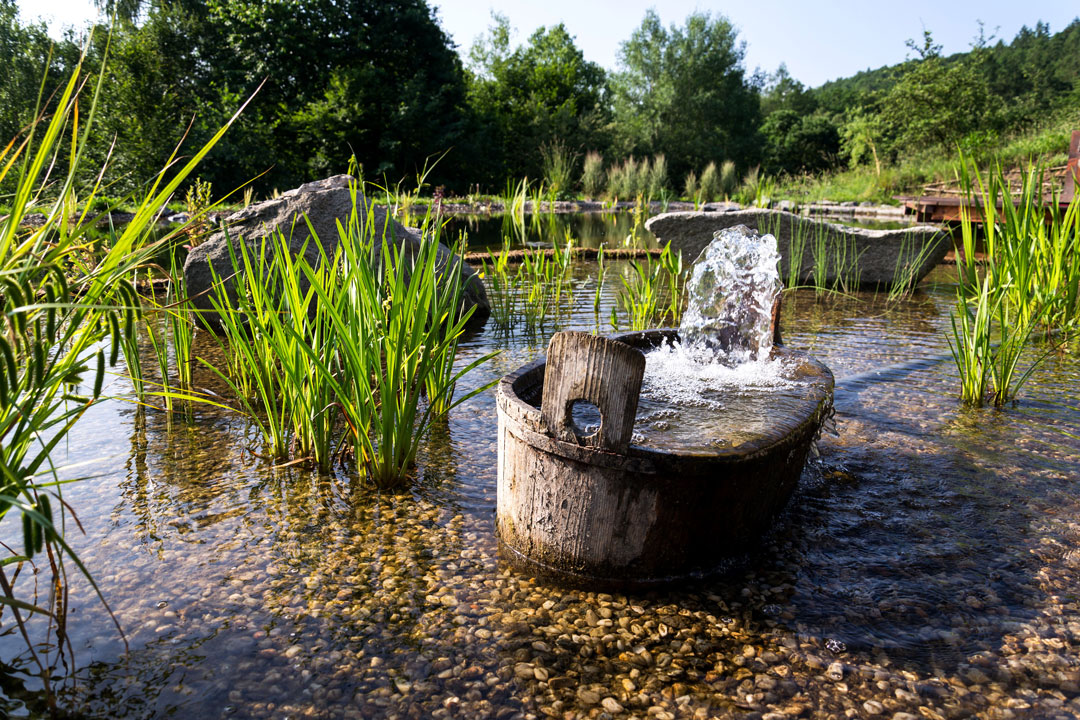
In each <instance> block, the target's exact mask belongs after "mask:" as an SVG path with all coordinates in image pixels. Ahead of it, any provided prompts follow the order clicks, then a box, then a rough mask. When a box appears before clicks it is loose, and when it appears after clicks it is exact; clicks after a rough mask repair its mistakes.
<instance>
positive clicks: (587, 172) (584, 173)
mask: <svg viewBox="0 0 1080 720" xmlns="http://www.w3.org/2000/svg"><path fill="white" fill-rule="evenodd" d="M604 184H605V176H604V156H603V155H601V154H600V153H598V152H596V151H595V150H590V151H589V152H588V153H586V154H585V160H584V161H583V162H582V166H581V186H582V190H583V191H584V193H585V197H587V198H590V199H596V198H598V197H600V196H601V195H602V194H603V192H604Z"/></svg>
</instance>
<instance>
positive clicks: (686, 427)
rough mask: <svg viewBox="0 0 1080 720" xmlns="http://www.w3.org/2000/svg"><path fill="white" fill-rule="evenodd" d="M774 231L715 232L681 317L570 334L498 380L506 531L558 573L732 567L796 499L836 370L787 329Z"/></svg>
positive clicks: (702, 571) (652, 577) (652, 574)
mask: <svg viewBox="0 0 1080 720" xmlns="http://www.w3.org/2000/svg"><path fill="white" fill-rule="evenodd" d="M777 259H778V255H777V250H776V240H775V239H774V238H772V236H769V235H766V236H764V237H758V236H757V234H756V233H753V232H751V231H750V230H748V229H747V228H745V227H738V228H728V229H725V230H723V231H720V232H718V233H717V234H716V237H715V239H714V240H713V242H712V244H710V245H709V246H708V247H707V248H705V250H703V251H702V253H701V255H700V257H699V258H698V259H697V261H695V263H694V266H693V268H692V270H691V275H690V278H689V281H688V285H687V288H688V291H689V301H688V307H687V310H686V312H685V313H684V319H683V323H682V325H681V327H680V328H679V329H677V330H676V329H658V330H648V331H644V332H634V333H625V334H621V335H615V336H612V337H606V338H605V337H596V336H592V335H589V334H587V333H580V332H567V333H558V334H556V335H555V336H554V337H553V338H552V340H551V344H550V345H549V347H548V354H547V357H546V358H545V359H541V360H539V361H537V362H534V363H532V364H529V365H526V366H524V367H522V368H520V369H518V370H517V371H516V372H514V373H511V374H510V375H507V376H506V377H504V378H503V379H502V381H501V382H500V384H499V389H498V415H499V468H498V475H499V477H498V508H497V531H498V535H499V541H500V545H501V547H502V548H503V554H504V557H506V558H507V559H508V560H509V561H510V562H511V564H513V565H514V566H516V567H518V568H520V569H523V570H525V571H527V572H531V573H534V574H536V575H538V576H541V577H545V578H549V579H553V580H556V581H558V582H562V583H567V584H577V585H588V586H590V587H648V586H653V585H659V584H665V583H669V582H674V581H678V580H684V579H689V578H695V577H704V576H708V575H712V574H716V573H718V572H722V571H724V570H725V569H726V568H727V567H729V566H730V565H731V563H732V561H733V559H735V558H738V557H739V556H741V555H743V554H744V553H745V552H746V551H747V550H748V549H750V548H751V547H752V546H753V545H754V544H755V543H756V542H757V541H758V540H760V538H761V536H762V535H763V534H764V533H765V532H766V531H767V530H768V528H769V526H770V524H771V523H772V521H773V519H774V517H775V516H776V514H777V513H778V512H779V511H780V510H781V509H782V508H783V507H784V506H785V505H786V504H787V502H788V500H789V498H790V496H791V493H792V491H793V490H794V488H795V486H796V484H797V482H798V479H799V475H800V474H801V472H802V468H803V465H804V463H805V461H806V456H807V453H808V451H809V449H810V446H811V444H812V442H813V440H814V438H815V437H816V435H817V433H818V431H819V430H820V427H821V424H822V422H823V421H824V419H825V417H826V416H827V414H828V413H829V411H830V409H831V406H832V390H833V378H832V374H831V373H830V372H829V370H828V369H827V368H826V367H825V366H824V365H822V364H821V363H820V362H818V361H817V360H815V359H814V358H812V357H811V356H809V355H808V354H806V353H803V352H800V351H797V350H792V349H789V348H786V347H784V346H783V345H782V344H780V343H779V342H774V340H778V339H779V332H778V322H779V320H778V318H779V313H778V302H777V298H778V296H779V290H780V283H779V280H778V277H777V270H776V264H777Z"/></svg>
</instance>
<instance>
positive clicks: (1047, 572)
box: [0, 265, 1080, 718]
mask: <svg viewBox="0 0 1080 720" xmlns="http://www.w3.org/2000/svg"><path fill="white" fill-rule="evenodd" d="M594 271H595V266H589V265H582V266H581V267H580V268H578V273H579V275H580V276H581V278H582V279H581V282H582V283H587V280H585V279H584V278H585V277H586V276H587V275H588V274H589V272H594ZM611 285H614V283H612V284H611ZM611 285H609V287H610V286H611ZM579 296H580V297H579V300H578V302H577V308H578V310H577V311H576V313H575V314H570V315H567V316H564V317H562V318H561V319H560V320H559V326H560V327H563V328H570V327H580V328H584V329H587V330H592V329H593V328H594V327H597V326H598V325H602V324H603V323H602V322H601V321H598V320H597V317H599V318H606V317H607V315H608V314H609V313H610V306H611V302H612V300H611V298H610V297H607V298H606V299H605V303H604V305H603V307H602V308H601V309H600V311H599V313H597V314H596V315H594V313H593V308H592V295H591V290H586V291H583V292H581V293H579ZM951 299H952V290H951V289H950V288H948V287H934V286H933V285H928V286H925V291H924V292H920V293H918V294H916V296H915V297H913V298H912V299H911V300H910V301H906V302H903V303H901V304H899V305H888V304H887V303H886V302H885V299H884V298H883V297H878V298H874V297H873V296H872V295H863V296H861V297H860V298H859V301H858V302H849V301H835V302H831V301H825V302H816V301H815V300H814V298H813V297H812V295H801V294H800V295H798V296H796V297H794V298H788V301H787V302H786V303H785V308H784V317H783V323H784V328H785V341H786V343H787V344H788V345H790V346H792V347H795V348H800V349H807V350H810V351H811V352H813V353H814V354H815V355H816V356H817V357H818V358H819V359H821V360H822V361H823V362H824V363H825V364H826V365H829V366H830V367H831V369H832V370H833V372H834V374H835V375H836V378H837V391H836V410H837V417H836V435H835V436H832V435H826V436H825V437H823V438H822V440H821V442H820V451H821V457H820V458H819V459H818V460H817V461H816V462H813V463H811V465H810V467H808V469H807V470H806V472H805V473H804V476H803V481H802V483H801V485H800V488H799V490H798V492H797V493H796V497H795V498H794V499H793V501H792V503H791V505H790V507H789V509H788V511H787V513H786V515H785V517H784V518H783V519H782V521H781V522H780V523H779V524H778V526H777V527H776V529H775V530H774V531H773V533H772V534H771V535H770V536H769V537H768V538H765V540H764V542H763V544H762V546H761V548H760V550H759V551H758V552H756V553H755V555H754V557H752V558H750V559H749V562H748V563H747V564H746V565H745V568H744V569H743V570H739V571H737V572H735V573H734V574H733V575H731V576H729V577H727V578H724V579H722V580H719V581H716V582H711V583H709V584H707V585H700V586H694V587H688V588H677V589H672V590H669V591H664V592H655V593H648V594H641V595H629V596H624V595H618V594H612V595H607V594H595V593H588V592H580V591H574V592H568V591H563V590H561V589H559V588H555V587H548V586H544V585H538V584H537V583H535V582H534V581H532V580H531V579H530V578H527V577H523V576H520V575H517V574H515V573H512V572H510V571H509V570H508V569H506V568H505V567H504V566H503V565H502V564H501V563H500V562H499V559H498V550H497V546H496V542H495V538H494V515H493V509H494V504H495V475H496V452H497V449H496V433H495V408H494V400H493V396H492V395H491V394H483V395H481V396H478V397H476V398H474V399H473V400H471V401H470V402H468V403H466V404H464V405H463V406H461V407H459V408H458V409H457V410H456V411H455V412H454V413H453V414H452V416H451V418H450V420H449V422H448V423H446V424H445V425H443V426H441V427H438V428H435V430H434V431H433V433H432V437H431V438H430V441H429V442H428V443H426V445H425V447H424V449H423V451H422V454H421V457H420V460H419V462H420V468H419V471H418V477H417V479H416V481H415V482H414V483H413V484H412V485H411V487H410V489H409V490H408V491H407V492H405V493H402V494H380V493H377V492H374V491H371V490H369V489H367V488H365V487H364V486H362V485H361V484H359V483H358V481H357V480H356V479H355V478H354V477H351V476H350V474H348V473H337V474H331V475H319V474H318V473H313V472H310V471H307V470H304V469H302V468H296V467H290V468H275V467H274V466H273V464H272V463H271V462H269V461H267V460H264V459H263V458H261V457H260V452H259V451H260V448H259V445H258V442H257V435H256V433H255V432H254V430H253V429H252V428H251V427H250V426H249V425H248V424H247V423H245V422H243V421H242V420H240V419H238V418H237V417H236V416H233V415H230V414H228V413H226V412H223V411H216V410H210V409H206V408H199V409H197V410H196V411H195V420H194V424H193V425H186V424H185V423H183V422H177V421H174V422H173V423H172V424H171V426H170V424H169V423H167V422H166V421H165V419H164V418H163V417H162V415H161V414H159V413H155V412H152V411H147V410H142V411H139V410H135V409H134V408H133V406H131V405H129V404H126V403H121V402H112V403H106V404H103V405H100V406H98V407H96V408H94V409H92V410H91V414H90V415H88V417H87V418H86V421H85V422H83V423H82V424H81V425H79V426H77V428H76V431H75V433H74V434H73V436H72V439H71V442H70V444H69V446H68V448H67V450H66V451H67V453H68V455H69V459H70V460H71V461H90V460H93V461H94V464H93V465H92V466H91V467H92V473H91V472H89V471H85V467H84V468H83V471H84V474H93V475H94V477H93V478H91V479H87V480H84V481H82V482H79V483H75V484H72V485H70V486H69V487H68V488H66V489H65V499H66V500H67V501H68V502H69V503H71V505H72V506H73V507H75V508H77V509H78V513H79V519H80V521H81V523H82V525H83V527H84V528H85V531H86V533H85V535H82V534H79V533H78V532H77V531H75V530H74V529H72V530H71V531H70V537H71V540H72V542H73V545H74V546H75V549H76V550H77V551H78V552H79V554H80V555H81V556H82V558H83V559H84V560H85V561H86V563H87V565H88V566H89V567H90V568H92V569H93V571H94V574H95V578H96V579H97V581H98V583H99V585H100V587H101V589H102V591H103V592H104V594H105V596H106V597H107V598H108V600H109V602H110V604H111V607H112V609H113V611H114V612H115V613H116V615H117V618H118V619H119V621H120V622H121V624H122V625H123V627H124V630H125V632H126V633H127V640H128V644H129V646H130V654H129V655H126V656H125V654H124V646H123V642H122V640H121V639H120V638H119V637H118V636H117V634H116V631H115V629H114V628H113V627H112V624H111V622H110V620H109V618H108V615H107V614H106V612H105V611H104V609H103V608H102V607H101V605H100V603H98V602H97V601H96V600H95V599H94V597H93V594H92V593H91V591H90V589H89V588H87V587H85V583H82V582H80V581H76V587H75V589H74V591H73V594H72V599H71V606H72V609H71V624H70V629H71V632H72V635H71V642H72V644H73V647H74V651H75V658H76V663H77V668H78V670H77V673H76V675H75V678H74V680H72V681H70V682H69V683H68V684H67V685H66V686H65V688H64V691H63V697H62V703H63V705H64V706H65V707H66V708H69V709H71V710H72V712H73V713H78V714H85V715H86V716H89V717H102V718H106V717H108V718H112V717H128V718H136V717H162V716H167V715H172V716H176V717H213V718H217V717H275V718H284V717H307V716H311V717H341V718H359V717H365V718H367V717H389V716H393V715H397V716H398V717H447V718H449V717H462V718H474V717H494V718H514V717H534V716H535V717H540V716H551V717H563V716H569V717H573V716H575V715H580V716H582V717H585V716H595V715H598V714H600V713H607V714H608V715H610V716H613V717H629V716H630V715H635V716H637V717H646V716H651V717H657V718H664V717H709V716H712V715H715V716H730V715H733V714H734V715H741V714H743V713H757V715H756V717H761V716H766V717H769V715H768V713H779V714H777V715H774V716H772V717H799V716H802V717H828V716H836V717H843V716H845V715H846V716H849V717H867V716H873V715H882V716H884V717H893V716H894V715H895V714H896V713H910V714H911V715H912V716H916V717H926V718H934V717H970V716H973V715H979V716H985V717H997V716H1006V714H1005V713H1004V711H1005V710H1008V711H1009V712H1011V713H1012V714H1013V716H1015V717H1071V716H1075V715H1076V714H1077V713H1080V701H1078V700H1077V696H1078V694H1080V650H1078V649H1077V644H1078V643H1080V603H1078V600H1077V598H1078V597H1080V573H1078V570H1080V552H1078V551H1077V550H1076V548H1077V547H1080V498H1078V496H1077V494H1076V492H1075V488H1074V483H1075V479H1076V477H1077V475H1078V474H1080V439H1078V437H1077V436H1078V435H1080V433H1078V432H1077V430H1076V428H1077V427H1080V402H1077V400H1076V397H1075V394H1074V393H1072V392H1071V391H1069V390H1068V389H1069V388H1075V387H1077V385H1078V384H1080V360H1078V359H1077V358H1076V357H1075V356H1069V355H1063V356H1060V357H1055V358H1052V359H1051V361H1050V362H1049V363H1048V364H1047V366H1046V367H1045V368H1044V369H1043V370H1041V371H1040V372H1039V373H1038V374H1037V375H1036V376H1035V377H1034V378H1033V380H1032V382H1031V383H1030V384H1029V385H1028V386H1025V391H1024V393H1023V394H1022V395H1021V398H1020V401H1019V403H1018V404H1017V405H1016V406H1015V407H1010V408H1008V409H1006V410H1004V411H996V410H992V409H987V410H978V411H969V410H963V409H961V408H960V407H959V406H958V404H957V402H956V400H955V397H954V393H955V385H956V382H955V377H954V375H955V370H954V369H953V367H952V366H951V363H949V362H947V361H946V362H938V363H925V364H921V365H918V366H914V367H912V368H910V369H908V370H898V371H896V372H894V373H892V374H890V375H888V376H887V377H886V380H885V381H883V382H863V383H860V384H859V385H858V387H853V388H851V389H848V390H846V389H845V386H844V378H845V377H846V376H851V375H855V374H858V373H862V372H864V371H866V370H868V369H871V368H875V367H881V366H884V365H892V364H894V363H902V362H905V361H910V360H913V359H918V358H930V357H935V356H938V355H940V354H941V353H943V352H947V347H946V346H945V342H944V336H943V334H942V332H943V329H944V328H945V327H946V325H947V323H948V316H947V308H948V306H949V305H950V303H951ZM551 330H552V328H548V329H547V330H545V334H547V333H550V331H551ZM545 339H546V338H545V336H544V335H536V334H533V335H524V334H516V335H515V334H507V333H503V334H499V335H495V334H494V333H493V332H492V331H490V330H487V329H485V330H484V331H482V332H480V333H478V334H477V335H475V336H473V337H471V338H469V339H468V341H467V343H466V344H465V346H464V347H463V350H462V355H463V357H462V361H465V362H467V361H468V360H469V359H470V358H472V357H475V356H476V355H478V354H480V353H483V352H485V351H486V350H488V349H489V348H490V347H491V346H492V345H493V344H495V345H499V346H503V347H506V351H505V353H504V354H503V355H502V356H501V357H499V358H498V359H497V360H496V361H495V362H494V363H492V365H491V366H489V367H487V368H485V369H484V370H483V372H477V373H474V374H473V375H472V376H470V377H469V378H468V379H467V382H466V383H465V384H466V385H468V386H472V387H475V386H476V385H478V384H480V383H483V382H486V381H487V380H488V379H490V378H492V377H498V376H499V375H501V374H503V373H505V372H508V371H509V370H512V369H514V368H516V367H518V366H519V365H521V364H522V363H524V362H527V361H529V360H532V359H534V358H535V357H536V356H537V354H538V353H540V352H542V349H543V345H544V341H545ZM905 367H906V366H905ZM116 382H117V383H119V382H120V381H116ZM200 382H202V383H209V382H210V379H209V378H202V379H201V380H200ZM689 500H690V501H692V498H691V499H689ZM17 535H18V533H17V529H16V528H14V527H11V526H5V527H4V528H3V532H2V536H3V539H4V540H5V541H9V540H16V541H17ZM4 629H5V630H9V628H8V627H7V626H6V625H5V626H4ZM20 652H21V644H20V642H19V641H18V639H17V638H16V637H15V636H14V635H13V634H12V633H10V632H8V634H6V635H3V636H0V657H2V658H3V659H4V660H5V662H9V663H10V662H12V661H13V660H15V659H16V657H17V656H18V654H19V653H20ZM15 664H16V667H13V668H8V669H6V670H5V671H4V672H3V673H0V675H2V678H0V689H2V691H3V694H4V697H3V698H0V714H2V713H3V712H7V713H9V714H11V715H12V716H16V717H17V716H20V715H27V714H31V711H29V710H28V709H27V706H26V705H25V704H24V703H26V702H29V703H32V702H34V699H33V697H32V696H27V695H26V694H25V693H26V692H32V691H33V690H34V689H35V687H36V685H35V683H34V681H33V680H31V679H28V678H27V677H26V676H25V675H24V674H23V671H22V670H21V669H20V668H21V667H23V665H21V664H20V663H19V662H16V663H15ZM898 717H905V716H898Z"/></svg>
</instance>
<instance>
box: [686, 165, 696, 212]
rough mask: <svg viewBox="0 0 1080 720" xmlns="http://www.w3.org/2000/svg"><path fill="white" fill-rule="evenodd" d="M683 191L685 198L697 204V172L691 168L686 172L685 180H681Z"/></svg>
mask: <svg viewBox="0 0 1080 720" xmlns="http://www.w3.org/2000/svg"><path fill="white" fill-rule="evenodd" d="M683 192H684V193H685V194H686V199H687V200H689V201H690V202H692V203H694V204H695V205H697V203H698V179H697V173H696V172H694V171H693V170H691V171H690V172H688V173H686V180H685V181H684V182H683Z"/></svg>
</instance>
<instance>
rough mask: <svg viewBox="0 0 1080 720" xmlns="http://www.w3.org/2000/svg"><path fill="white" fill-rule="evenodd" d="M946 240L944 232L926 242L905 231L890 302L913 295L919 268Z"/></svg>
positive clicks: (889, 297) (895, 268)
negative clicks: (920, 241)
mask: <svg viewBox="0 0 1080 720" xmlns="http://www.w3.org/2000/svg"><path fill="white" fill-rule="evenodd" d="M945 241H946V237H945V235H944V234H943V233H942V234H939V235H937V236H935V237H933V238H932V239H931V240H929V241H927V242H924V243H919V242H918V240H917V239H916V237H915V236H914V234H912V233H907V232H905V233H904V234H903V235H902V236H901V238H900V249H899V251H898V253H897V256H896V267H894V268H893V278H892V282H891V283H890V284H889V294H888V298H887V299H888V302H891V303H892V302H897V301H899V300H902V299H904V298H907V297H910V296H911V294H912V293H913V292H914V291H915V286H916V283H917V280H918V276H919V268H921V267H922V266H923V264H924V263H925V262H926V261H927V259H928V258H929V257H930V256H931V255H932V254H933V253H934V251H935V250H936V249H937V247H938V245H939V243H943V242H945Z"/></svg>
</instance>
